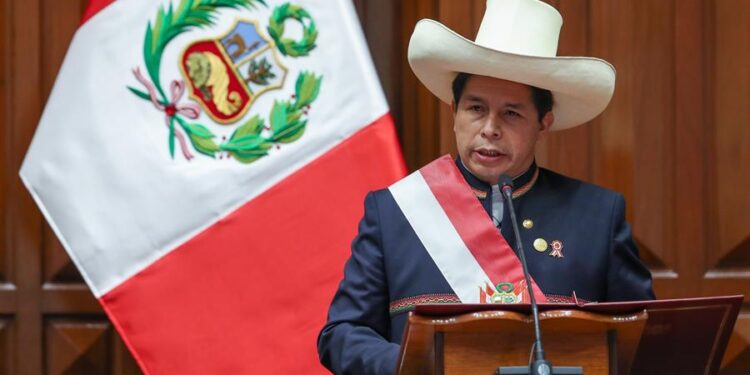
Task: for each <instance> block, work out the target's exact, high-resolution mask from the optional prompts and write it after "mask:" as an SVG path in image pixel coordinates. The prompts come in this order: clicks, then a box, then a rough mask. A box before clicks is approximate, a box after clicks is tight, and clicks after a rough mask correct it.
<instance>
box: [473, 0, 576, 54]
mask: <svg viewBox="0 0 750 375" xmlns="http://www.w3.org/2000/svg"><path fill="white" fill-rule="evenodd" d="M561 27H562V16H560V13H559V12H558V11H557V10H556V9H555V8H553V7H552V6H550V5H548V4H546V3H544V2H541V1H539V0H487V9H486V11H485V13H484V18H483V19H482V24H481V26H480V27H479V32H478V33H477V37H476V41H475V42H476V44H478V45H481V46H483V47H487V48H490V49H493V50H496V51H502V52H510V53H515V54H519V55H527V56H540V57H555V56H557V42H558V39H559V37H560V28H561Z"/></svg>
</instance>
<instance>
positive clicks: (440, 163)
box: [419, 155, 547, 302]
mask: <svg viewBox="0 0 750 375" xmlns="http://www.w3.org/2000/svg"><path fill="white" fill-rule="evenodd" d="M419 172H420V173H421V174H422V177H424V179H425V182H427V185H428V186H429V187H430V190H431V191H432V193H433V194H434V195H435V198H436V199H437V201H438V203H440V206H441V207H442V208H443V210H444V211H445V214H446V215H447V216H448V219H449V220H450V222H451V224H453V227H455V228H456V231H457V232H458V235H459V236H460V237H461V239H462V240H463V241H464V243H465V244H466V247H468V248H469V251H471V254H472V255H473V256H474V258H475V259H476V260H477V262H478V263H479V265H480V266H482V269H483V270H484V272H486V273H487V276H488V277H489V278H490V280H492V282H493V283H494V284H495V285H497V283H500V282H508V281H510V282H512V283H514V284H516V283H518V282H520V281H522V280H524V276H523V268H522V267H521V262H520V261H519V260H518V257H516V255H515V252H514V251H513V249H512V248H511V247H510V245H509V244H508V242H507V241H506V240H505V238H504V237H503V236H502V235H501V234H500V231H498V230H497V228H495V226H493V225H492V221H491V220H490V219H489V217H488V215H487V214H486V212H485V211H484V208H482V205H481V204H480V203H479V200H477V198H476V196H474V194H473V193H472V190H471V187H470V186H469V185H468V184H467V183H466V180H464V178H463V176H462V175H461V172H460V171H459V170H458V168H456V164H455V162H454V161H453V159H451V158H450V156H447V155H446V156H443V157H442V158H440V159H438V160H436V161H435V162H433V163H431V164H430V165H428V166H426V167H425V168H422V169H420V170H419ZM456 182H458V183H456ZM467 208H468V209H467ZM498 244H499V246H498ZM498 254H500V255H501V256H498ZM531 282H532V283H533V285H534V296H535V297H536V299H537V301H538V302H545V301H546V300H547V298H546V297H545V296H544V294H543V293H542V292H541V290H540V289H539V287H538V286H537V285H536V282H535V281H534V280H533V279H532V280H531Z"/></svg>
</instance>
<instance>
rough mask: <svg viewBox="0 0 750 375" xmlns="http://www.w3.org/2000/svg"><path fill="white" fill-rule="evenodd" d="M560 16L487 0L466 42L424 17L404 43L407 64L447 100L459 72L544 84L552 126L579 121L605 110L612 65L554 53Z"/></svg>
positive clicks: (535, 6)
mask: <svg viewBox="0 0 750 375" xmlns="http://www.w3.org/2000/svg"><path fill="white" fill-rule="evenodd" d="M561 26H562V17H561V16H560V13H558V12H557V10H556V9H555V8H553V7H551V6H550V5H548V4H546V3H543V2H541V1H538V0H487V9H486V11H485V14H484V18H483V19H482V24H481V26H480V27H479V32H478V33H477V37H476V41H475V42H472V41H471V40H468V39H466V38H464V37H462V36H461V35H459V34H457V33H456V32H454V31H453V30H451V29H449V28H447V27H446V26H444V25H443V24H441V23H439V22H436V21H433V20H429V19H424V20H421V21H419V22H418V23H417V25H416V27H415V28H414V33H413V34H412V36H411V40H410V42H409V65H411V68H412V70H413V71H414V73H415V74H416V75H417V78H419V80H420V81H422V83H423V84H424V85H425V86H426V87H427V88H428V89H429V90H430V91H432V93H433V94H435V95H436V96H437V97H438V98H440V100H442V101H443V102H445V103H449V104H450V103H451V102H452V101H453V92H452V84H453V80H454V78H455V77H456V75H457V74H458V73H460V72H464V73H470V74H475V75H482V76H488V77H494V78H500V79H505V80H508V81H514V82H519V83H523V84H527V85H530V86H535V87H539V88H543V89H547V90H549V91H551V92H552V95H553V96H554V101H555V103H554V106H553V109H552V112H553V113H554V115H555V122H554V124H553V125H552V128H551V130H553V131H554V130H562V129H567V128H571V127H574V126H577V125H580V124H583V123H585V122H587V121H589V120H591V119H593V118H594V117H596V116H597V115H598V114H600V113H601V112H602V111H604V109H605V108H606V107H607V104H608V103H609V101H610V99H611V98H612V93H613V92H614V87H615V68H614V67H613V66H612V65H611V64H609V63H608V62H606V61H604V60H602V59H597V58H592V57H558V56H557V42H558V38H559V34H560V27H561Z"/></svg>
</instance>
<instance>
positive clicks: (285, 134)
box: [128, 0, 322, 163]
mask: <svg viewBox="0 0 750 375" xmlns="http://www.w3.org/2000/svg"><path fill="white" fill-rule="evenodd" d="M259 5H260V6H267V5H266V3H265V1H263V0H182V1H181V2H180V3H179V4H178V5H177V6H176V7H174V6H173V5H172V4H170V5H168V6H166V7H161V8H160V9H159V10H158V12H157V14H156V17H155V19H154V22H153V24H151V23H149V24H148V26H147V27H146V35H145V37H144V46H143V60H144V64H145V67H146V73H147V74H148V78H146V77H145V76H144V75H143V73H142V72H141V69H140V68H139V67H137V68H135V69H134V70H133V73H134V74H135V77H136V79H137V80H138V81H139V82H140V83H141V84H142V85H143V87H144V88H145V91H144V90H140V89H137V88H134V87H128V89H130V91H132V92H133V93H134V94H135V95H137V96H138V97H140V98H142V99H144V100H147V101H150V102H151V103H152V104H153V106H154V107H155V108H156V109H157V110H159V111H162V112H164V119H165V124H166V127H167V129H168V132H169V135H168V140H169V152H170V155H172V157H174V152H175V147H176V144H175V143H177V145H178V147H179V148H180V151H181V152H182V155H183V156H184V157H185V158H186V159H187V160H190V159H192V158H193V157H194V154H193V152H192V151H193V150H194V151H197V152H198V153H200V154H203V155H206V156H210V157H213V158H216V156H217V155H218V154H225V155H231V156H232V157H233V158H234V159H235V160H238V161H240V162H242V163H252V162H253V161H255V160H258V159H259V158H262V157H263V156H266V155H268V150H270V149H271V148H272V147H274V146H277V147H278V146H280V145H281V144H285V143H290V142H294V141H296V140H297V139H299V138H300V137H301V136H302V135H303V133H304V131H305V126H306V125H307V120H306V115H307V111H308V110H309V108H310V104H312V103H313V102H314V101H315V99H316V98H317V96H318V92H319V90H320V84H321V81H322V78H321V77H320V76H316V75H315V74H314V73H310V72H306V71H302V72H300V73H299V75H298V76H297V81H296V85H295V90H294V93H293V94H290V95H289V96H288V98H289V99H286V100H276V101H274V104H273V106H272V108H271V113H270V114H269V115H268V125H266V120H264V118H263V117H261V116H260V115H255V116H252V117H251V118H250V119H249V120H247V121H245V122H244V123H242V124H238V122H239V121H240V120H241V119H242V118H243V117H244V116H245V115H246V114H247V112H248V110H249V109H250V107H251V106H252V104H253V102H254V101H255V99H256V98H258V97H259V96H260V95H262V94H263V93H265V92H268V91H270V90H274V89H279V88H281V87H282V86H283V83H284V80H285V78H286V75H287V68H286V67H285V66H284V65H283V64H282V61H281V59H280V57H279V54H281V55H283V56H286V57H289V58H297V57H302V56H307V55H308V54H309V53H310V52H311V51H312V50H313V49H315V41H316V39H317V37H318V31H317V29H316V27H315V22H314V21H313V19H312V17H311V16H310V14H309V13H308V12H307V11H306V10H305V9H303V8H302V7H299V6H297V5H294V4H290V3H285V4H283V5H280V6H277V7H276V8H274V9H273V12H272V13H271V16H270V19H269V20H268V25H267V27H266V30H265V31H267V33H268V36H266V35H264V33H263V30H262V28H261V26H260V24H259V23H258V21H256V20H244V19H238V20H236V21H235V24H234V26H233V27H232V28H231V29H230V30H229V31H228V32H227V33H226V34H224V35H223V36H220V37H218V38H216V39H207V40H201V41H196V42H194V43H192V44H190V45H189V46H187V48H185V50H184V51H183V53H182V54H181V56H180V60H179V67H180V70H181V72H182V76H183V79H184V80H173V81H172V82H171V83H170V84H169V91H168V92H167V91H165V90H164V88H163V87H162V84H161V80H160V77H159V68H160V66H161V59H162V54H163V53H164V49H165V48H166V47H167V45H168V44H169V42H170V41H172V40H173V39H174V38H175V37H176V36H178V35H180V34H181V33H183V32H185V31H188V30H189V29H191V28H201V27H205V26H212V25H214V21H215V19H216V15H217V14H216V13H217V11H219V10H220V8H232V9H246V10H254V9H256V7H257V6H259ZM287 20H293V21H296V22H299V23H300V24H301V25H302V29H303V32H302V36H301V38H300V39H299V40H294V39H291V38H287V37H285V36H284V30H285V28H284V23H285V22H286V21H287ZM186 83H187V84H186ZM186 90H187V93H188V95H189V97H190V98H191V99H192V100H193V101H194V102H195V103H197V104H195V103H180V100H181V98H182V96H183V94H185V91H186ZM201 110H203V111H205V113H206V114H207V115H208V116H209V117H211V119H213V120H214V121H215V122H217V123H218V124H223V125H227V126H236V129H235V130H234V132H233V133H232V135H231V136H229V137H225V138H223V139H222V140H221V141H219V139H218V137H217V136H216V135H215V134H213V133H212V132H211V130H210V129H209V128H208V127H206V126H204V125H202V124H199V123H196V122H195V120H197V119H198V117H199V115H200V113H201ZM175 141H176V142H175Z"/></svg>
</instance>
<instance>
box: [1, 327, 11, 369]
mask: <svg viewBox="0 0 750 375" xmlns="http://www.w3.org/2000/svg"><path fill="white" fill-rule="evenodd" d="M11 324H12V323H11V321H10V320H8V319H0V375H11V374H13V373H14V371H13V342H12V335H13V334H12V332H11V330H12V327H11Z"/></svg>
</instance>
